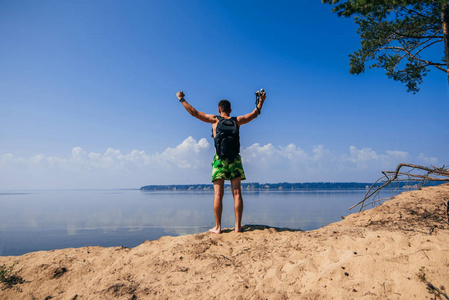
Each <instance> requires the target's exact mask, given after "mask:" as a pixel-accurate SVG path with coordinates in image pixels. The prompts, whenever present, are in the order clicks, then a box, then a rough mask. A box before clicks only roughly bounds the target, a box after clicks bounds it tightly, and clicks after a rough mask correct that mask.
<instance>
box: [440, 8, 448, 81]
mask: <svg viewBox="0 0 449 300" xmlns="http://www.w3.org/2000/svg"><path fill="white" fill-rule="evenodd" d="M441 19H442V21H443V35H444V54H445V56H446V70H447V81H448V84H449V4H447V3H446V4H444V5H443V9H442V12H441Z"/></svg>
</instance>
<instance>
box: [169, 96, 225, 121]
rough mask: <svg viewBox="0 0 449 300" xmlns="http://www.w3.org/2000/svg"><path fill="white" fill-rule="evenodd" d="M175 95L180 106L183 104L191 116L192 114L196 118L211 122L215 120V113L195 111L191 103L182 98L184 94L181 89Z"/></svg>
mask: <svg viewBox="0 0 449 300" xmlns="http://www.w3.org/2000/svg"><path fill="white" fill-rule="evenodd" d="M176 96H177V97H178V99H179V102H181V104H182V106H184V108H185V109H186V110H187V112H188V113H189V114H191V115H192V116H194V117H195V118H197V119H198V120H200V121H203V122H206V123H211V124H213V123H216V122H217V118H216V117H215V115H209V114H206V113H203V112H201V111H197V110H196V109H195V108H194V107H193V106H192V105H190V104H189V103H188V102H187V101H186V99H184V96H185V95H184V93H183V92H182V91H180V92H178V93H177V94H176Z"/></svg>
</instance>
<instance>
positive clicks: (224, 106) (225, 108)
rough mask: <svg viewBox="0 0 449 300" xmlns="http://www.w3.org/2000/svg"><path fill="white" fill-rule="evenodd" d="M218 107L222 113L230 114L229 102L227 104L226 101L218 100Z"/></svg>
mask: <svg viewBox="0 0 449 300" xmlns="http://www.w3.org/2000/svg"><path fill="white" fill-rule="evenodd" d="M218 107H219V108H220V109H221V111H222V112H224V113H227V114H229V113H231V102H229V101H228V100H225V99H223V100H220V102H218Z"/></svg>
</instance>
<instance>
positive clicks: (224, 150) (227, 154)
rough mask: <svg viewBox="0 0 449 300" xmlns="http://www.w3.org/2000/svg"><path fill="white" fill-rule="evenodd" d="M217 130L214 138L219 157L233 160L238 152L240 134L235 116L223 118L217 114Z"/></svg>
mask: <svg viewBox="0 0 449 300" xmlns="http://www.w3.org/2000/svg"><path fill="white" fill-rule="evenodd" d="M217 118H218V124H217V132H216V135H215V138H214V142H215V151H216V152H217V155H218V157H219V158H220V159H226V158H227V159H229V160H231V161H232V160H234V159H235V158H236V157H237V155H239V153H240V134H239V126H238V125H237V118H236V117H232V118H230V119H225V118H223V117H220V116H217Z"/></svg>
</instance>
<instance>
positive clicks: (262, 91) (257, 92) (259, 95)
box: [255, 89, 265, 97]
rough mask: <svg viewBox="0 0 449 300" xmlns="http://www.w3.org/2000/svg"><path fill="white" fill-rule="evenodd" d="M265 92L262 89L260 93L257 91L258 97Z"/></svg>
mask: <svg viewBox="0 0 449 300" xmlns="http://www.w3.org/2000/svg"><path fill="white" fill-rule="evenodd" d="M263 93H265V91H264V90H263V89H260V91H256V93H255V94H256V97H260V96H261V95H262V94H263Z"/></svg>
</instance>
